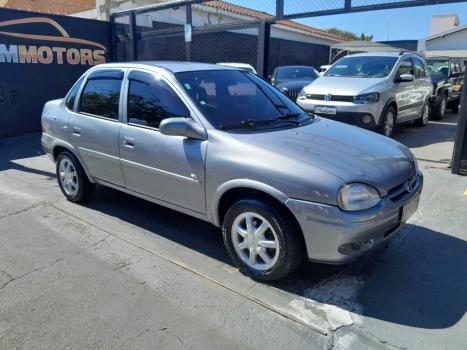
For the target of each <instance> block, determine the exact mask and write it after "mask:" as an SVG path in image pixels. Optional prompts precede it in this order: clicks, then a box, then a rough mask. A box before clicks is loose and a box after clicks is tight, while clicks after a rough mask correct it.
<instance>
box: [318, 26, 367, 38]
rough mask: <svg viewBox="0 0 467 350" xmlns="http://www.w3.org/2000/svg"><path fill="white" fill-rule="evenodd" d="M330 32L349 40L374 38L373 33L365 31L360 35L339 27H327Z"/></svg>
mask: <svg viewBox="0 0 467 350" xmlns="http://www.w3.org/2000/svg"><path fill="white" fill-rule="evenodd" d="M326 31H327V32H328V33H331V34H335V35H339V36H341V37H343V38H345V39H348V40H362V41H372V40H373V34H371V35H366V34H365V33H362V34H360V35H359V36H358V35H357V34H355V33H352V32H349V31H348V30H343V29H339V28H335V27H333V28H329V29H326Z"/></svg>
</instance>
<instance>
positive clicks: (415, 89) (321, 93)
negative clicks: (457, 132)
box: [297, 52, 433, 136]
mask: <svg viewBox="0 0 467 350" xmlns="http://www.w3.org/2000/svg"><path fill="white" fill-rule="evenodd" d="M432 90H433V86H432V84H431V79H430V75H429V72H428V68H427V65H426V62H425V60H424V59H423V58H422V57H420V56H418V55H416V54H414V53H410V52H401V53H398V52H375V53H361V54H355V55H351V56H346V57H343V58H341V59H340V60H338V61H337V62H336V63H334V64H333V65H332V67H330V68H329V69H328V70H327V71H326V73H325V74H324V75H323V76H322V77H320V78H319V79H317V80H315V81H314V82H312V83H311V84H309V85H307V86H306V87H305V88H304V89H303V90H302V91H301V93H300V95H299V97H298V99H297V103H298V104H299V105H300V106H301V107H302V108H304V109H305V110H306V111H309V112H313V113H315V114H317V115H320V116H323V117H325V118H330V119H334V120H338V121H340V122H344V123H349V124H353V125H357V126H360V127H362V128H365V129H371V130H377V131H380V132H381V133H382V134H384V135H386V136H391V135H392V134H393V132H394V129H395V127H396V124H397V123H401V122H408V121H414V122H415V124H416V125H417V126H425V125H426V124H427V123H428V119H429V116H430V99H431V96H432Z"/></svg>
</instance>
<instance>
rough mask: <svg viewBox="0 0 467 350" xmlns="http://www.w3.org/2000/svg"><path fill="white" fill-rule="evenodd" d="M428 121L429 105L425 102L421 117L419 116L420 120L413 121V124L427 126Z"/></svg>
mask: <svg viewBox="0 0 467 350" xmlns="http://www.w3.org/2000/svg"><path fill="white" fill-rule="evenodd" d="M428 119H430V103H429V102H425V104H424V105H423V109H422V115H421V116H420V118H418V119H416V120H415V122H414V124H415V125H416V126H427V125H428Z"/></svg>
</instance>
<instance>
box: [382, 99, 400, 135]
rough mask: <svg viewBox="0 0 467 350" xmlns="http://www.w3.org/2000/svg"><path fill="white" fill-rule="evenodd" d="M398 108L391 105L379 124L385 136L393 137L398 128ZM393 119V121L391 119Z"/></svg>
mask: <svg viewBox="0 0 467 350" xmlns="http://www.w3.org/2000/svg"><path fill="white" fill-rule="evenodd" d="M396 117H397V114H396V110H395V109H394V107H393V106H389V107H387V108H386V109H385V110H384V113H383V116H382V118H381V122H380V125H379V132H380V133H381V134H383V135H384V136H387V137H391V136H392V135H393V134H394V130H395V129H396ZM391 120H392V121H391Z"/></svg>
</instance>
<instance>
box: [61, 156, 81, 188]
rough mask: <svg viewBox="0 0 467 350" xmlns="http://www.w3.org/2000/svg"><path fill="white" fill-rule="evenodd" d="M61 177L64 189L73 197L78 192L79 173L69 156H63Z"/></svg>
mask: <svg viewBox="0 0 467 350" xmlns="http://www.w3.org/2000/svg"><path fill="white" fill-rule="evenodd" d="M59 178H60V183H61V185H62V187H63V190H64V191H65V193H66V194H67V195H68V196H70V197H73V196H75V195H76V194H77V193H78V190H79V182H78V173H77V172H76V168H75V166H74V165H73V163H72V162H71V161H70V160H69V159H67V158H63V159H62V160H61V162H60V166H59Z"/></svg>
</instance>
